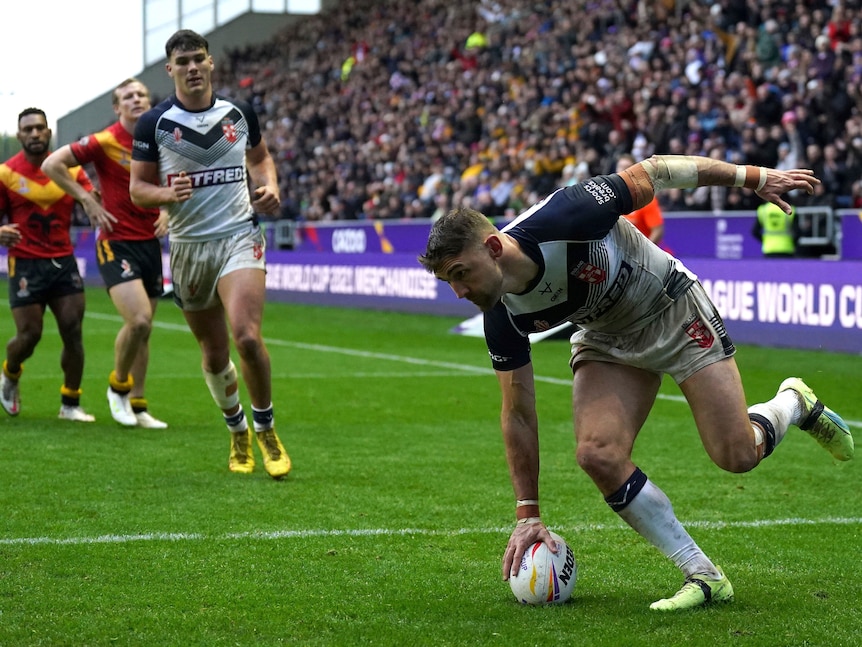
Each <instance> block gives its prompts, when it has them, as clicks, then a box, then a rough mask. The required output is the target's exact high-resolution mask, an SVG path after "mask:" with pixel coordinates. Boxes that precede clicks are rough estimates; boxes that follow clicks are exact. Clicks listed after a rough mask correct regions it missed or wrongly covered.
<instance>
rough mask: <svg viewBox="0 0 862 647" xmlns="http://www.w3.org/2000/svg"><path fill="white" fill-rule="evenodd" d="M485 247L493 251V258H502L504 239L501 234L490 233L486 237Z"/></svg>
mask: <svg viewBox="0 0 862 647" xmlns="http://www.w3.org/2000/svg"><path fill="white" fill-rule="evenodd" d="M485 247H486V248H487V249H488V251H489V252H490V253H491V258H500V256H501V255H502V254H503V241H501V240H500V234H496V233H495V234H490V235H489V236H488V237H487V238H486V239H485Z"/></svg>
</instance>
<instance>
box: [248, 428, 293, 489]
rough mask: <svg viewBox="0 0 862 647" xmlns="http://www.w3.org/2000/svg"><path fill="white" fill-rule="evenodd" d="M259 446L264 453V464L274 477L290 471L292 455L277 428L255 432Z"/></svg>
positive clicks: (277, 477) (278, 477)
mask: <svg viewBox="0 0 862 647" xmlns="http://www.w3.org/2000/svg"><path fill="white" fill-rule="evenodd" d="M255 437H256V438H257V446H258V447H260V451H261V453H262V454H263V466H264V468H265V469H266V473H267V474H269V475H270V476H271V477H272V478H274V479H281V478H284V477H285V476H287V474H288V472H290V468H291V463H290V456H288V455H287V452H286V451H285V450H284V445H282V444H281V441H280V440H279V439H278V435H276V433H275V429H267V430H266V431H258V432H257V433H255Z"/></svg>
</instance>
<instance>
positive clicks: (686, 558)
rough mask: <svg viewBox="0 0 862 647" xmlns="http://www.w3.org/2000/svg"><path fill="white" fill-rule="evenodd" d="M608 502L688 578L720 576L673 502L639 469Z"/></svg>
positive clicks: (607, 498) (608, 498)
mask: <svg viewBox="0 0 862 647" xmlns="http://www.w3.org/2000/svg"><path fill="white" fill-rule="evenodd" d="M605 501H606V502H607V504H608V505H609V506H610V507H611V508H612V509H613V510H614V512H616V513H617V514H618V515H619V516H620V518H621V519H622V520H623V521H625V522H626V523H627V524H628V525H630V526H631V527H632V528H633V529H634V530H635V531H636V532H637V533H638V534H639V535H640V536H641V537H643V538H644V539H646V540H647V541H649V542H650V543H651V544H652V545H653V546H655V547H656V548H658V549H659V550H660V551H661V552H662V553H663V554H664V555H665V557H667V558H668V559H670V560H671V561H672V562H673V563H674V564H676V566H677V567H678V568H679V569H680V570H681V571H682V572H683V575H684V576H685V577H690V576H691V575H694V574H695V573H698V574H703V575H708V576H710V577H715V578H716V579H717V578H719V577H720V575H719V573H718V571H717V570H716V568H715V564H713V563H712V561H711V560H710V559H709V558H708V557H707V556H706V555H705V554H704V552H703V551H702V550H701V549H700V547H698V545H697V544H696V543H695V542H694V540H693V539H692V538H691V536H690V535H689V534H688V532H686V530H685V528H683V527H682V524H681V523H680V522H679V520H678V519H677V518H676V515H675V514H674V512H673V506H672V505H671V503H670V499H668V498H667V496H666V495H665V493H664V492H662V491H661V490H660V489H658V487H656V486H655V484H653V482H652V481H650V480H649V478H647V475H646V474H644V473H643V472H642V471H641V470H640V469H639V468H635V471H634V472H633V473H632V475H631V476H630V477H629V478H628V480H627V481H626V482H625V483H623V485H622V487H621V488H620V489H619V490H617V491H616V492H614V493H613V494H611V495H610V496H608V497H605Z"/></svg>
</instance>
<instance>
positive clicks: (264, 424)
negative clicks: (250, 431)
mask: <svg viewBox="0 0 862 647" xmlns="http://www.w3.org/2000/svg"><path fill="white" fill-rule="evenodd" d="M251 417H252V420H253V421H254V430H255V431H266V430H267V429H272V426H273V421H274V417H275V416H274V415H273V412H272V402H270V403H269V406H268V407H267V408H266V409H256V408H255V406H254V405H251Z"/></svg>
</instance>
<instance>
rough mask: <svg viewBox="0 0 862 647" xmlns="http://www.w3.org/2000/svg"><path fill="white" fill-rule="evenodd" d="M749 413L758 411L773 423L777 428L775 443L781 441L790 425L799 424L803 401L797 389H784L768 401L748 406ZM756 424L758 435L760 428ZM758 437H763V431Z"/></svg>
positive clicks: (755, 429) (755, 430) (757, 412)
mask: <svg viewBox="0 0 862 647" xmlns="http://www.w3.org/2000/svg"><path fill="white" fill-rule="evenodd" d="M748 413H756V414H758V415H761V416H763V417H764V418H766V419H767V420H769V422H771V423H772V427H773V428H774V429H775V445H776V446H778V443H780V442H781V440H782V438H784V435H785V434H786V433H787V428H788V427H789V426H790V425H798V424H799V423H800V422H801V420H800V418H801V417H802V403H800V402H799V396H798V395H796V392H795V391H790V390H787V391H782V392H781V393H778V394H777V395H776V396H775V397H774V398H772V399H771V400H769V401H768V402H761V403H759V404H752V405H751V406H750V407H748ZM752 426H754V433H755V435H757V432H758V428H757V427H756V426H755V425H752ZM758 438H762V433H761V434H760V436H758Z"/></svg>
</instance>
